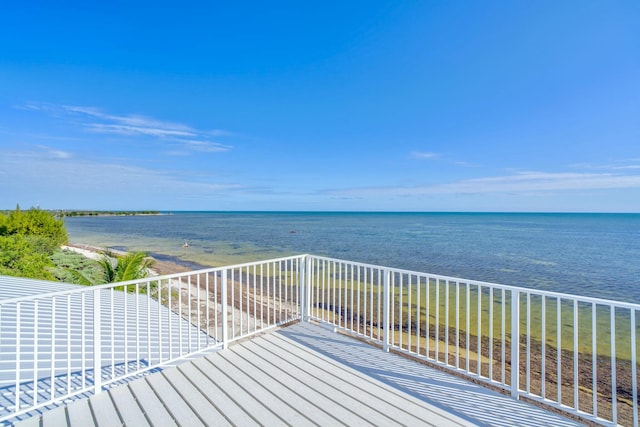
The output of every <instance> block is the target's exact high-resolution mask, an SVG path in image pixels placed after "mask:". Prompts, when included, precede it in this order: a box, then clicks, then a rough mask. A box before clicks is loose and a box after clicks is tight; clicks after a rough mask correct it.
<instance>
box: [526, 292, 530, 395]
mask: <svg viewBox="0 0 640 427" xmlns="http://www.w3.org/2000/svg"><path fill="white" fill-rule="evenodd" d="M525 381H526V383H527V394H530V393H531V292H527V374H526V378H525Z"/></svg>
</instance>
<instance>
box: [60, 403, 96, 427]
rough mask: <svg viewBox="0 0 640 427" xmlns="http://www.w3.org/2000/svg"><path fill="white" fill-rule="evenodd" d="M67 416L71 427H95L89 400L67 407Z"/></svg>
mask: <svg viewBox="0 0 640 427" xmlns="http://www.w3.org/2000/svg"><path fill="white" fill-rule="evenodd" d="M67 416H68V417H69V425H71V426H78V427H85V426H86V427H91V426H95V423H94V420H93V414H92V413H91V407H90V406H89V400H88V399H82V400H79V401H77V402H75V403H74V404H73V405H69V406H67Z"/></svg>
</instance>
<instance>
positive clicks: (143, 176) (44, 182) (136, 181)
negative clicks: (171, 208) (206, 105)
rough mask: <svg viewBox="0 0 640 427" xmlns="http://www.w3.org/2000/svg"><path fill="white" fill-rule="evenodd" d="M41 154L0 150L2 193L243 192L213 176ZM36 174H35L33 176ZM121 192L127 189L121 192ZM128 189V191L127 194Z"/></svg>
mask: <svg viewBox="0 0 640 427" xmlns="http://www.w3.org/2000/svg"><path fill="white" fill-rule="evenodd" d="M40 148H42V150H41V151H21V152H19V151H0V175H6V176H9V177H11V182H6V183H3V184H2V185H0V187H4V190H2V191H5V190H6V191H9V190H10V189H11V188H18V187H19V186H22V185H24V186H25V188H27V187H29V188H31V189H38V188H40V189H42V188H47V189H49V191H50V192H51V193H56V194H59V195H62V194H67V193H71V194H75V195H76V196H78V195H80V194H84V193H86V194H92V196H91V197H95V195H96V194H101V193H104V195H105V196H109V197H113V194H119V196H121V197H137V196H138V195H145V196H149V197H152V198H153V197H155V198H157V197H161V198H162V197H166V196H169V195H171V194H192V195H193V194H201V195H207V194H211V193H219V192H226V191H231V190H237V189H242V188H244V186H242V185H239V184H236V183H226V182H218V181H216V178H215V177H214V176H211V175H208V176H202V175H199V176H195V177H194V176H189V175H188V174H184V173H180V172H176V171H165V170H153V169H148V168H144V167H140V166H130V165H126V164H120V163H118V162H116V161H114V160H110V159H107V160H106V161H100V162H99V161H92V160H82V159H75V158H71V156H66V155H59V153H57V152H56V151H55V150H49V149H48V148H47V147H40ZM36 172H37V173H36ZM123 190H127V191H126V192H125V193H123ZM129 190H130V191H129Z"/></svg>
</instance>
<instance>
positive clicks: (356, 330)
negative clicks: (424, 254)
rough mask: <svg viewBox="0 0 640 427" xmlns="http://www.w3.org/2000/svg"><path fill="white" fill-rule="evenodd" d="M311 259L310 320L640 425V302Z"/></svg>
mask: <svg viewBox="0 0 640 427" xmlns="http://www.w3.org/2000/svg"><path fill="white" fill-rule="evenodd" d="M309 264H310V265H309V267H308V270H309V277H310V280H309V281H308V282H307V293H308V295H309V297H310V298H309V302H308V307H309V308H308V310H309V312H308V313H309V317H310V318H312V319H315V320H318V321H321V322H326V323H329V324H332V325H334V326H335V327H337V328H340V329H342V330H345V331H348V332H350V333H352V334H354V335H357V336H359V337H361V338H364V339H367V340H371V341H375V342H377V343H379V344H380V345H381V346H382V347H383V348H384V349H385V350H387V351H389V350H394V351H399V352H402V353H406V354H409V355H411V356H414V357H417V358H420V359H422V360H425V361H428V362H431V363H434V364H436V365H439V366H441V367H444V368H446V369H449V370H453V371H455V372H458V373H460V374H462V375H464V376H468V377H472V378H474V379H476V380H480V381H482V382H485V383H488V384H491V385H494V386H497V387H499V388H502V389H504V390H506V391H508V392H509V393H510V394H511V395H512V396H513V397H514V398H516V399H518V398H521V397H524V398H527V399H530V400H534V401H537V402H539V403H541V404H543V405H547V406H552V407H554V408H558V409H561V410H563V411H566V412H569V413H572V414H574V415H577V416H579V417H582V418H584V419H588V420H591V421H595V422H597V423H600V424H605V425H616V424H623V425H634V426H637V425H638V390H637V388H638V381H637V358H636V353H637V348H636V345H637V339H636V338H637V326H636V320H635V319H636V312H637V311H638V310H640V305H636V304H626V303H619V302H614V301H608V300H601V299H596V298H586V297H579V296H573V295H566V294H559V293H553V292H544V291H536V290H533V289H526V288H516V287H512V286H503V285H497V284H493V283H484V282H478V281H473V280H463V279H458V278H453V277H445V276H439V275H433V274H427V273H419V272H414V271H407V270H400V269H394V268H387V267H381V266H376V265H368V264H362V263H356V262H351V261H344V260H338V259H331V258H323V257H316V256H313V257H310V260H309ZM513 337H517V339H516V340H517V341H516V340H514V339H513ZM514 341H515V342H518V345H514V344H513V343H514Z"/></svg>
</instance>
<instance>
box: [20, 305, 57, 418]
mask: <svg viewBox="0 0 640 427" xmlns="http://www.w3.org/2000/svg"><path fill="white" fill-rule="evenodd" d="M54 301H55V297H54ZM21 307H22V303H20V302H17V303H16V385H15V387H16V393H15V405H16V407H15V410H14V411H15V412H18V411H19V410H20V383H21V382H22V376H21V374H22V366H21V363H22V362H21V361H22V354H21V347H22V327H21V325H22V313H21V312H22V309H21ZM51 317H52V321H51V324H52V328H53V325H54V324H55V320H53V318H55V316H54V312H53V310H52V312H51ZM51 341H52V344H51V359H52V360H51V397H52V398H53V392H54V390H55V388H54V382H55V375H54V366H55V360H54V359H55V348H56V347H55V329H53V330H52V331H51Z"/></svg>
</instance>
